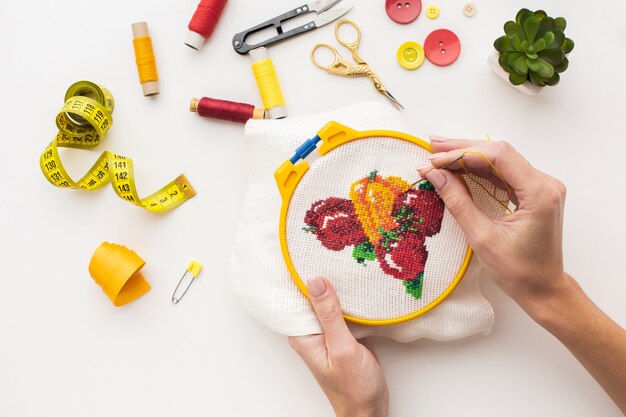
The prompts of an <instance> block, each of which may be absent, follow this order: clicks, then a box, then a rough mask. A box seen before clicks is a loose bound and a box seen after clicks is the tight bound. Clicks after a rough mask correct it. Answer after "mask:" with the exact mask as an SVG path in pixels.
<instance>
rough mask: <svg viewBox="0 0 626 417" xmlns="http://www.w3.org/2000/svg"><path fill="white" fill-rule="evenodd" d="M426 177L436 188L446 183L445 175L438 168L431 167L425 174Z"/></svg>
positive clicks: (440, 187)
mask: <svg viewBox="0 0 626 417" xmlns="http://www.w3.org/2000/svg"><path fill="white" fill-rule="evenodd" d="M426 179H427V180H428V181H430V183H431V184H432V185H433V186H434V187H435V188H436V189H438V190H440V189H442V188H443V187H444V186H445V185H446V182H447V180H446V177H445V176H444V175H443V174H442V173H441V171H439V170H438V169H433V170H432V171H430V172H429V173H428V174H426Z"/></svg>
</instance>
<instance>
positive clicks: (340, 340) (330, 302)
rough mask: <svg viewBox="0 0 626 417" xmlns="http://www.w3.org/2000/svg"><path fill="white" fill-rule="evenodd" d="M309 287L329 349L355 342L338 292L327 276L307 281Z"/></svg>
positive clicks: (310, 296) (312, 302) (310, 297)
mask: <svg viewBox="0 0 626 417" xmlns="http://www.w3.org/2000/svg"><path fill="white" fill-rule="evenodd" d="M307 287H308V290H309V299H310V300H311V304H313V309H314V310H315V314H316V315H317V318H318V319H319V321H320V324H321V326H322V331H323V332H324V336H325V337H326V347H327V348H328V350H329V351H332V350H333V349H336V348H338V347H341V346H344V345H345V344H346V343H354V342H355V341H356V339H354V336H352V333H350V330H349V329H348V326H347V325H346V322H345V320H344V318H343V314H342V313H341V306H340V305H339V299H338V298H337V293H336V292H335V290H334V288H333V287H332V285H330V282H328V280H327V279H326V278H312V279H310V280H309V281H308V282H307Z"/></svg>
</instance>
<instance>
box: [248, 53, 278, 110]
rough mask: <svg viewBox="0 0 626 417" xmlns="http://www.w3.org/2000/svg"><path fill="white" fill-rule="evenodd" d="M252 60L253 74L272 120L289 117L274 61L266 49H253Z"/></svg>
mask: <svg viewBox="0 0 626 417" xmlns="http://www.w3.org/2000/svg"><path fill="white" fill-rule="evenodd" d="M249 54H250V59H252V72H253V73H254V78H255V79H256V83H257V86H258V87H259V92H260V93H261V99H262V100H263V106H264V107H265V109H266V110H267V114H268V116H269V118H270V119H282V118H284V117H287V108H286V107H285V99H284V98H283V92H282V91H281V89H280V84H279V82H278V76H277V75H276V68H274V63H273V62H272V59H271V58H270V57H269V55H268V54H267V49H266V48H264V47H260V48H256V49H253V50H251V51H250V52H249Z"/></svg>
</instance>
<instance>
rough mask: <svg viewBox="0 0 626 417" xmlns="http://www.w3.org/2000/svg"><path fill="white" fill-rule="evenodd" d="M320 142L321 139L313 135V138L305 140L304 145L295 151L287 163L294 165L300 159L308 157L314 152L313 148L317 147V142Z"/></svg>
mask: <svg viewBox="0 0 626 417" xmlns="http://www.w3.org/2000/svg"><path fill="white" fill-rule="evenodd" d="M320 140H322V138H320V137H319V136H317V135H315V137H313V138H311V139H307V140H305V141H304V143H303V144H302V145H300V146H299V147H298V149H296V153H295V154H294V155H293V156H292V157H291V159H289V162H291V163H292V164H295V163H296V162H298V161H299V160H300V159H304V158H306V157H307V156H309V155H310V154H311V152H313V151H314V150H315V148H316V147H317V142H319V141H320Z"/></svg>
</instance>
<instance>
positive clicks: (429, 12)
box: [426, 4, 439, 19]
mask: <svg viewBox="0 0 626 417" xmlns="http://www.w3.org/2000/svg"><path fill="white" fill-rule="evenodd" d="M426 17H427V18H429V19H436V18H438V17H439V7H437V6H435V5H434V4H431V5H430V6H428V7H427V8H426Z"/></svg>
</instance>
